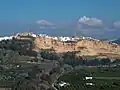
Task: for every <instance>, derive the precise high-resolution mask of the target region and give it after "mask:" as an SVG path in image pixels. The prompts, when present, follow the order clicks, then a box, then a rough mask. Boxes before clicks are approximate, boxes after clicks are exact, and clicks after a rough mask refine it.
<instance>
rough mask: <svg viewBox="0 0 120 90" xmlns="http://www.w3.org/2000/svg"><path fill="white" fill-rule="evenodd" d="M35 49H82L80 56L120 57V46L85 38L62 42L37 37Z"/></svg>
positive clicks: (65, 50) (59, 51) (71, 50)
mask: <svg viewBox="0 0 120 90" xmlns="http://www.w3.org/2000/svg"><path fill="white" fill-rule="evenodd" d="M34 45H35V48H34V50H36V51H39V50H40V49H54V50H55V51H56V52H57V53H63V52H68V51H69V52H73V51H80V53H78V55H80V56H83V55H84V56H96V55H98V56H108V57H119V55H120V46H119V45H115V44H109V43H107V42H103V41H97V40H88V39H83V40H79V41H77V42H72V41H71V42H70V41H68V42H62V41H59V40H54V39H49V38H43V37H37V38H36V39H35V40H34Z"/></svg>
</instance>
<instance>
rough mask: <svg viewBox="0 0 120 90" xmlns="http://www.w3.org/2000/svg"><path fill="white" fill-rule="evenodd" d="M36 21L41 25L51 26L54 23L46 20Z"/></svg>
mask: <svg viewBox="0 0 120 90" xmlns="http://www.w3.org/2000/svg"><path fill="white" fill-rule="evenodd" d="M36 23H37V24H39V25H43V26H53V25H54V24H53V23H51V22H49V21H46V20H38V21H37V22H36Z"/></svg>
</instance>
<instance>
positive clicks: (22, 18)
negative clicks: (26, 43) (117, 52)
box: [0, 0, 120, 37]
mask: <svg viewBox="0 0 120 90" xmlns="http://www.w3.org/2000/svg"><path fill="white" fill-rule="evenodd" d="M119 10H120V0H0V31H1V34H6V33H8V34H9V33H13V32H17V31H18V32H19V31H24V30H25V29H27V28H32V29H34V30H36V31H38V27H39V25H36V22H37V21H39V20H45V21H47V22H49V23H52V24H54V25H55V26H54V27H59V28H56V29H57V30H56V31H55V30H54V31H55V32H56V33H57V32H61V33H64V32H65V33H67V32H70V31H71V32H72V33H73V32H74V31H72V30H70V31H69V29H70V28H71V27H69V26H71V24H75V22H76V21H77V20H79V18H81V17H83V16H87V17H89V18H90V19H91V18H96V19H99V20H102V23H103V24H104V22H105V25H106V23H107V26H106V27H104V28H108V27H112V24H113V23H115V22H118V21H119V20H120V12H119ZM89 22H90V21H89ZM39 24H41V23H39ZM84 24H86V23H84ZM108 24H110V25H111V26H110V25H108ZM119 24H120V23H119V22H118V23H117V26H119ZM105 25H104V26H105ZM45 26H46V25H45ZM47 26H49V25H47ZM72 26H74V25H72ZM88 26H89V25H88ZM88 26H87V29H91V27H90V28H88ZM52 27H53V26H52ZM84 27H85V26H84ZM47 29H48V27H47ZM49 29H50V28H49ZM52 29H53V28H52ZM58 29H59V30H61V29H62V30H61V31H59V30H58ZM65 29H66V31H65ZM72 29H75V26H74V27H72ZM80 29H81V28H80ZM82 29H83V28H82ZM92 29H93V28H92ZM109 29H110V30H111V29H112V30H113V28H109ZM114 29H115V32H114V35H113V37H114V36H116V35H115V34H116V33H118V32H120V30H119V28H118V27H117V28H114ZM85 30H86V29H85ZM117 30H119V31H117ZM39 31H40V32H42V31H43V32H45V30H43V28H42V30H41V29H40V30H39ZM81 31H83V30H81ZM46 32H50V33H52V32H53V30H51V31H49V30H46ZM46 32H45V33H46ZM89 32H90V31H89ZM89 32H87V30H86V31H84V32H83V34H84V33H87V34H86V35H89V34H88V33H89ZM91 32H93V33H94V32H96V31H95V30H91ZM105 32H108V31H105ZM93 33H92V34H90V36H91V35H93ZM99 33H102V35H105V33H104V29H103V31H102V32H99ZM99 33H96V34H95V36H96V35H98V36H99ZM112 33H113V31H112ZM110 36H111V31H110ZM108 37H109V35H108Z"/></svg>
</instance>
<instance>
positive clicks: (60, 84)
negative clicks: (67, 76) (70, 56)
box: [59, 81, 70, 87]
mask: <svg viewBox="0 0 120 90" xmlns="http://www.w3.org/2000/svg"><path fill="white" fill-rule="evenodd" d="M67 85H70V84H69V83H66V82H63V81H61V82H60V83H59V86H60V87H63V86H67Z"/></svg>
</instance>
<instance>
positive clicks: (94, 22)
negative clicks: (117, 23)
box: [78, 16, 103, 27]
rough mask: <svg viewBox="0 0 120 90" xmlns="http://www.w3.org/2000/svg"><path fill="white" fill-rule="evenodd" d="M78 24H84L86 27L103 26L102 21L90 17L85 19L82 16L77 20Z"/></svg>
mask: <svg viewBox="0 0 120 90" xmlns="http://www.w3.org/2000/svg"><path fill="white" fill-rule="evenodd" d="M78 24H80V25H81V24H84V25H87V26H93V27H94V26H95V27H96V26H102V25H103V21H102V20H100V19H97V18H90V17H86V16H83V17H81V18H80V19H79V20H78Z"/></svg>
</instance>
